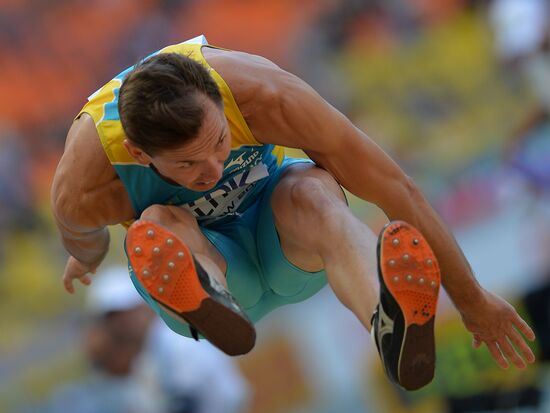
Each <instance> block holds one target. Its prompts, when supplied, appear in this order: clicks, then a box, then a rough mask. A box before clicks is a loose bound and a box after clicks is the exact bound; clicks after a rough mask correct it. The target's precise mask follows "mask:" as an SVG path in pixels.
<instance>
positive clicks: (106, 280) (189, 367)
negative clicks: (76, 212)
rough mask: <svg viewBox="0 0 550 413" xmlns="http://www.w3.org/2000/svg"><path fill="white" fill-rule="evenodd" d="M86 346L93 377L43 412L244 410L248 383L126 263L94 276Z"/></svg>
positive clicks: (67, 389) (65, 389) (64, 390)
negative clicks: (150, 299)
mask: <svg viewBox="0 0 550 413" xmlns="http://www.w3.org/2000/svg"><path fill="white" fill-rule="evenodd" d="M87 311H88V318H89V320H88V323H87V324H86V326H85V329H84V334H83V350H84V352H85V354H86V357H87V359H88V360H89V362H90V364H91V367H92V369H91V374H90V375H89V377H88V378H86V379H84V380H82V381H80V382H76V383H72V384H69V385H65V386H62V387H61V388H60V389H58V390H57V391H56V392H55V393H54V395H53V397H52V398H51V400H50V401H49V402H48V403H47V406H40V408H39V409H38V410H36V411H40V412H41V413H65V412H67V411H71V412H72V413H211V412H216V413H238V412H242V411H243V409H244V408H245V407H246V405H247V402H248V386H247V384H246V382H245V381H244V379H243V378H242V376H241V374H240V372H239V370H238V368H237V366H236V365H235V364H234V362H233V361H232V360H231V359H230V358H229V357H228V356H225V355H224V354H223V353H221V352H220V351H219V350H217V349H216V348H214V347H213V346H211V345H209V344H208V343H207V342H201V343H196V342H195V341H193V340H191V339H188V338H185V337H181V336H177V335H176V334H174V333H173V332H171V331H170V330H169V329H168V327H166V326H165V325H164V323H163V322H161V321H160V320H158V319H157V318H156V315H155V314H154V313H153V312H152V310H150V309H149V307H148V306H147V305H145V303H144V302H143V300H142V299H141V297H140V296H139V294H138V293H137V292H136V290H135V289H134V287H133V285H132V283H131V281H130V278H129V276H128V271H127V269H126V268H125V267H113V268H110V269H108V270H106V271H104V272H103V273H102V274H100V275H99V276H98V277H97V278H96V279H94V281H93V284H92V286H91V287H90V288H89V290H88V296H87Z"/></svg>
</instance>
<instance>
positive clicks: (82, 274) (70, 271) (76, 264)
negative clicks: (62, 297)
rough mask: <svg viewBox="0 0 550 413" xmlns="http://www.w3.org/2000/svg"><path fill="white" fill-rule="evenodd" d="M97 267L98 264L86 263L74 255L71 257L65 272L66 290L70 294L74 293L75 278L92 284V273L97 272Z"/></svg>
mask: <svg viewBox="0 0 550 413" xmlns="http://www.w3.org/2000/svg"><path fill="white" fill-rule="evenodd" d="M96 268H97V265H93V266H90V265H86V264H83V263H81V262H80V261H78V260H77V259H76V258H74V257H72V256H71V257H69V259H68V260H67V265H65V271H64V272H63V285H64V286H65V290H67V292H69V293H70V294H73V293H74V286H73V281H74V280H79V281H80V282H81V283H82V284H84V285H90V284H91V283H92V280H91V278H90V275H91V274H95V271H96Z"/></svg>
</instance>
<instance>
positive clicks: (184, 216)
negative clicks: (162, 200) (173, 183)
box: [141, 204, 197, 227]
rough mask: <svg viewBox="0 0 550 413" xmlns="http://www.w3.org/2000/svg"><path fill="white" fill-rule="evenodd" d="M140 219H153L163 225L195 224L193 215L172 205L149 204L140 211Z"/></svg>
mask: <svg viewBox="0 0 550 413" xmlns="http://www.w3.org/2000/svg"><path fill="white" fill-rule="evenodd" d="M141 219H146V220H150V221H155V222H158V223H161V224H164V225H169V224H171V223H178V224H184V225H186V226H188V227H193V226H197V221H196V219H195V217H193V215H192V214H191V213H190V212H189V211H187V210H186V209H183V208H181V207H177V206H173V205H158V204H155V205H151V206H149V207H147V208H146V209H145V210H144V211H143V212H142V214H141Z"/></svg>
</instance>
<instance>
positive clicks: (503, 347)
mask: <svg viewBox="0 0 550 413" xmlns="http://www.w3.org/2000/svg"><path fill="white" fill-rule="evenodd" d="M461 315H462V321H463V322H464V325H465V326H466V328H467V329H468V331H470V332H471V333H472V334H473V342H472V346H473V347H474V348H479V347H480V346H481V343H485V345H486V346H487V348H488V349H489V352H490V353H491V356H492V357H493V359H495V361H496V362H497V364H498V365H499V366H500V367H501V368H503V369H507V368H508V367H509V363H510V362H511V363H513V364H514V365H516V366H517V367H518V368H520V369H523V368H525V367H526V364H525V361H527V362H528V363H533V362H534V361H535V355H534V354H533V352H532V351H531V349H530V348H529V346H528V345H527V342H526V341H525V338H527V339H528V340H530V341H533V340H535V333H534V332H533V330H532V329H531V327H529V325H528V324H527V323H526V322H525V321H524V320H523V319H522V318H521V317H520V316H519V315H518V313H517V312H516V310H515V309H514V307H512V306H511V305H510V304H508V302H506V301H505V300H503V299H502V298H500V297H499V296H497V295H495V294H492V293H490V292H488V291H485V290H484V291H483V300H481V302H478V303H476V305H475V306H472V307H471V308H469V309H467V310H466V311H464V310H462V309H461Z"/></svg>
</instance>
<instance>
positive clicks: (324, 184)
mask: <svg viewBox="0 0 550 413" xmlns="http://www.w3.org/2000/svg"><path fill="white" fill-rule="evenodd" d="M325 174H326V175H325ZM325 174H322V175H320V176H304V177H301V178H300V179H296V180H294V182H292V184H291V185H290V188H289V199H290V203H291V204H292V207H293V208H296V209H298V210H300V211H304V212H306V213H315V212H323V211H329V210H332V209H334V208H342V207H345V201H344V195H343V192H342V189H341V188H340V186H339V185H338V183H337V182H336V181H335V180H334V178H333V177H332V176H331V175H329V174H328V173H325Z"/></svg>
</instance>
